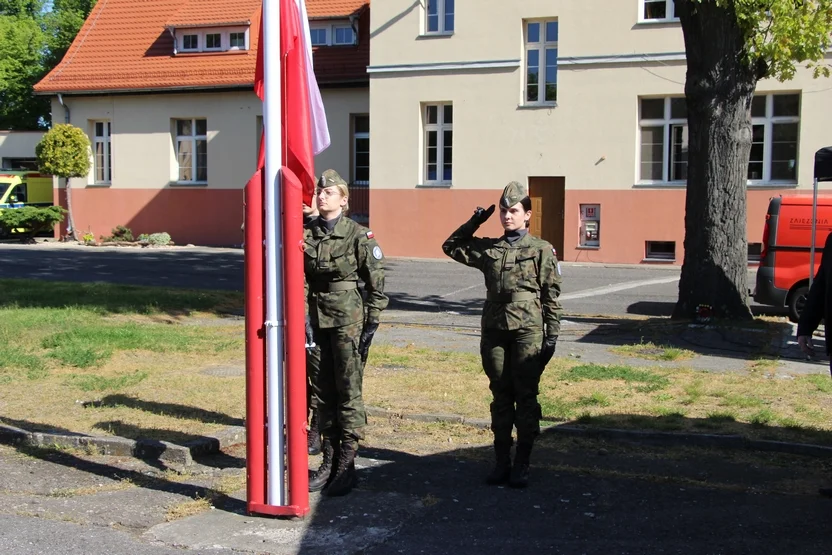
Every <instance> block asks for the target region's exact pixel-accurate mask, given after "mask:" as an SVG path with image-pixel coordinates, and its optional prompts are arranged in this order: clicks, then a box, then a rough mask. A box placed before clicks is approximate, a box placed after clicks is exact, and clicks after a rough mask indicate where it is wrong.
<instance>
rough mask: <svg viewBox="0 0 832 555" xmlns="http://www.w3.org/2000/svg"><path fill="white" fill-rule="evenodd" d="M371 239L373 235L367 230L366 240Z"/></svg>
mask: <svg viewBox="0 0 832 555" xmlns="http://www.w3.org/2000/svg"><path fill="white" fill-rule="evenodd" d="M373 237H375V235H373V232H372V231H370V230H369V229H368V230H367V239H372V238H373Z"/></svg>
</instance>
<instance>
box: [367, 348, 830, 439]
mask: <svg viewBox="0 0 832 555" xmlns="http://www.w3.org/2000/svg"><path fill="white" fill-rule="evenodd" d="M390 361H395V365H394V368H391V367H389V366H390V364H389V363H390ZM364 392H365V401H366V403H367V404H369V405H373V406H380V407H384V408H387V409H390V410H393V411H397V412H422V413H424V412H432V413H444V414H461V415H463V416H466V417H473V418H483V419H487V418H488V417H489V403H490V400H491V397H490V392H489V390H488V379H487V378H486V376H485V374H484V373H483V371H482V369H481V366H480V361H479V357H477V356H476V355H471V354H465V353H448V352H446V353H440V352H436V351H431V350H429V349H419V348H415V347H404V348H400V347H393V346H379V347H378V348H376V347H374V348H373V351H371V353H370V360H369V362H368V366H367V369H366V371H365V386H364ZM830 392H832V380H830V378H829V377H828V376H825V375H811V376H797V377H794V378H793V379H780V378H772V377H770V376H768V375H761V374H760V373H750V374H746V375H737V374H716V373H708V372H703V371H697V370H690V369H684V368H682V369H678V368H673V369H665V368H644V367H638V366H626V365H598V364H579V363H578V361H574V360H570V359H567V358H562V357H556V358H554V359H553V360H552V361H551V362H550V363H549V365H548V367H547V369H546V371H545V372H544V374H543V376H542V378H541V382H540V395H539V401H540V404H541V407H542V409H543V417H544V419H546V420H549V421H553V422H569V423H573V424H579V425H586V426H601V427H616V428H640V429H654V430H678V431H689V432H697V431H699V432H703V433H728V434H741V435H745V436H749V437H756V438H771V439H781V440H800V441H811V442H820V443H823V444H826V443H830V440H832V434H830V432H832V403H828V402H827V398H828V394H829V393H830Z"/></svg>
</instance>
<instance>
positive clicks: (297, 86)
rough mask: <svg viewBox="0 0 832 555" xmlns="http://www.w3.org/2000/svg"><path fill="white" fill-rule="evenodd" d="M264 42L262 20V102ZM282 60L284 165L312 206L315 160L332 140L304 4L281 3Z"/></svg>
mask: <svg viewBox="0 0 832 555" xmlns="http://www.w3.org/2000/svg"><path fill="white" fill-rule="evenodd" d="M266 1H268V0H266ZM264 42H265V41H264V40H263V18H262V15H261V18H260V38H259V40H258V42H257V63H256V66H255V70H254V92H255V93H256V94H257V96H258V97H259V98H260V100H264V96H265V94H264V93H265V82H264V79H263V75H264V72H263V46H264ZM280 58H281V61H282V68H283V82H282V85H283V95H282V96H283V106H282V114H283V117H282V118H281V120H282V122H283V165H284V166H286V167H287V168H289V169H290V170H292V171H293V172H294V173H295V175H297V177H298V179H300V182H301V185H302V189H303V202H304V203H306V204H307V205H311V204H312V197H313V195H314V191H315V184H316V182H317V177H316V174H315V156H316V155H317V154H320V153H321V152H323V151H324V150H326V148H327V147H329V145H330V137H329V128H328V125H327V121H326V112H325V110H324V103H323V100H322V99H321V91H320V89H319V88H318V81H317V80H316V79H315V71H314V68H313V66H312V38H311V34H310V32H309V18H308V16H307V13H306V2H305V0H280ZM264 135H265V134H264ZM264 167H265V153H264V139H263V137H261V140H260V152H259V155H258V159H257V168H258V169H263V168H264Z"/></svg>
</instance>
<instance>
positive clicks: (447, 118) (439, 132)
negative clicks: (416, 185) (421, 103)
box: [424, 104, 454, 184]
mask: <svg viewBox="0 0 832 555" xmlns="http://www.w3.org/2000/svg"><path fill="white" fill-rule="evenodd" d="M424 118H425V123H424V125H425V179H424V181H425V183H431V184H450V183H451V178H452V177H453V171H452V169H453V135H454V132H453V123H454V108H453V106H452V105H451V104H428V105H426V106H425V113H424Z"/></svg>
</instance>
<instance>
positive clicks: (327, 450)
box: [309, 438, 338, 491]
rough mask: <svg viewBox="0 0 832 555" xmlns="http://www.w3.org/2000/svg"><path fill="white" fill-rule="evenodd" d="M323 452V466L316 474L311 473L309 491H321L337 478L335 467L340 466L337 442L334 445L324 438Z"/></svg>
mask: <svg viewBox="0 0 832 555" xmlns="http://www.w3.org/2000/svg"><path fill="white" fill-rule="evenodd" d="M321 451H322V452H323V454H324V458H323V460H322V461H321V466H319V467H318V470H316V471H314V472H312V471H309V491H321V490H322V489H324V488H325V487H326V486H327V484H328V483H329V482H330V481H331V480H332V478H333V476H335V467H336V465H337V464H338V463H337V460H338V444H337V442H336V443H335V444H333V443H332V441H330V440H329V439H328V438H324V441H323V443H322V444H321Z"/></svg>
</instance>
